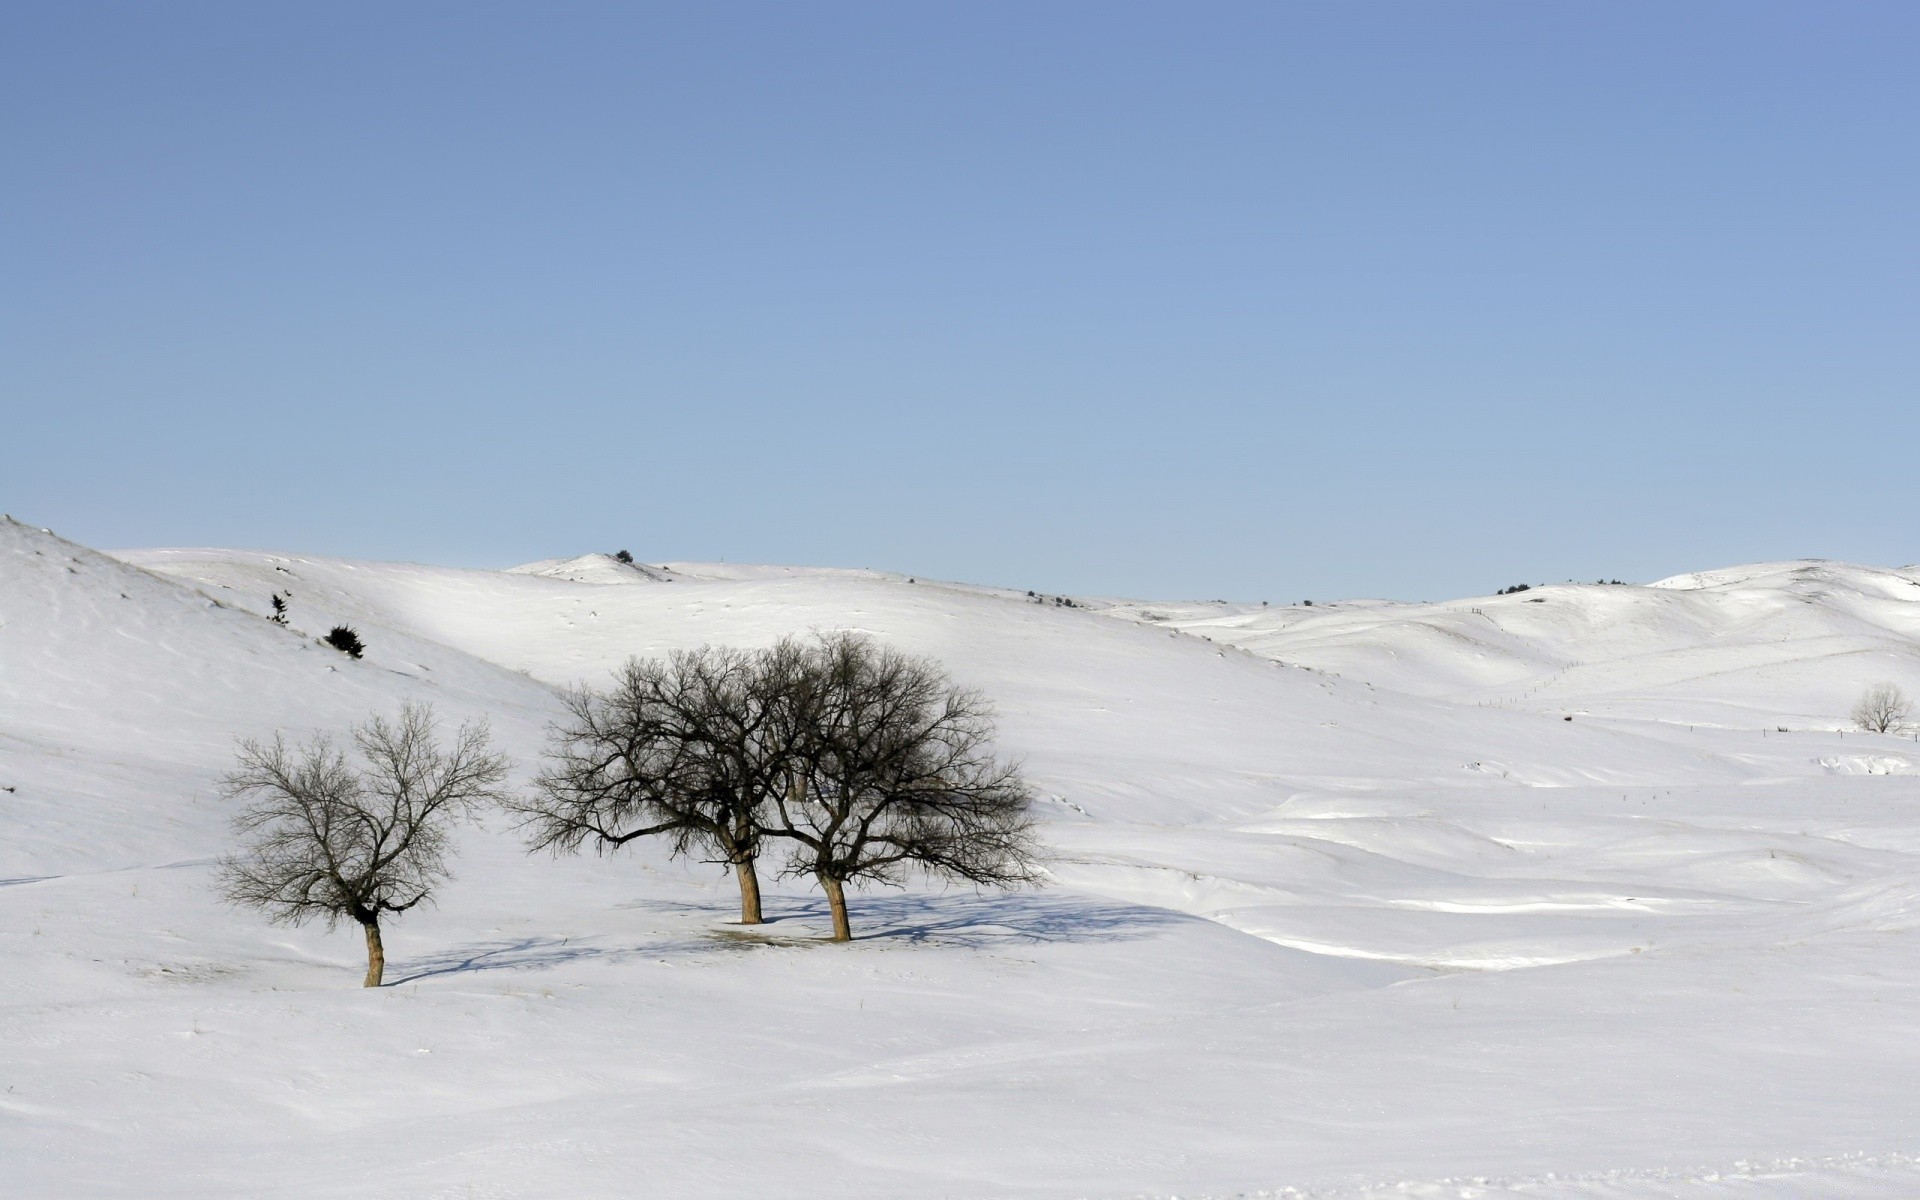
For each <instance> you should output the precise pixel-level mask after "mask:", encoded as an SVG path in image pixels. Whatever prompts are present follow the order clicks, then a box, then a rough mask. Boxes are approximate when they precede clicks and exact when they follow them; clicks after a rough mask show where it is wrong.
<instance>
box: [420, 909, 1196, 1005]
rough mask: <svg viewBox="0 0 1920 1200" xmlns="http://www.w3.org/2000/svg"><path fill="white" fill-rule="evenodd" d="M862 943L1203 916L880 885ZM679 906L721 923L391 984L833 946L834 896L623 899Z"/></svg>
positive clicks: (476, 964) (502, 959) (553, 948)
mask: <svg viewBox="0 0 1920 1200" xmlns="http://www.w3.org/2000/svg"><path fill="white" fill-rule="evenodd" d="M848 899H849V908H850V910H851V915H852V917H853V936H854V941H855V942H856V943H876V944H879V945H883V946H884V945H902V946H910V945H911V946H918V945H927V946H943V947H949V948H959V949H972V950H992V949H999V948H1007V947H1014V946H1032V945H1037V944H1044V943H1057V942H1067V943H1070V942H1112V941H1126V940H1131V939H1133V938H1140V937H1147V936H1150V935H1151V934H1152V933H1153V932H1155V931H1156V930H1160V929H1164V928H1167V927H1170V926H1173V925H1177V924H1180V923H1183V922H1188V921H1194V920H1197V918H1194V917H1189V916H1186V915H1184V914H1182V913H1176V912H1171V911H1168V910H1167V909H1161V908H1149V907H1146V906H1143V905H1136V904H1121V903H1117V902H1114V901H1107V900H1098V899H1094V898H1091V897H1086V896H1069V895H1057V894H1054V895H1049V894H1036V893H1033V892H1013V893H998V894H993V893H989V894H980V895H970V894H946V895H940V894H933V895H927V894H917V893H880V894H871V895H860V896H852V897H849V898H848ZM621 907H622V908H630V909H631V908H639V909H644V910H649V911H655V912H659V913H662V914H672V915H676V916H706V917H708V918H711V920H712V921H713V922H714V926H715V927H713V928H709V929H705V930H701V931H699V932H697V933H693V934H691V935H690V936H689V935H681V936H677V937H675V936H668V937H666V938H663V939H658V940H647V941H627V940H625V939H623V940H622V941H621V942H619V943H610V942H608V941H605V940H602V939H599V938H597V937H593V936H587V937H560V936H533V937H522V938H508V939H503V940H500V941H493V942H482V943H476V944H469V945H466V946H461V947H457V948H454V949H451V950H448V951H446V952H444V953H441V954H437V955H432V956H429V957H427V958H424V959H415V960H411V961H409V962H407V963H405V964H404V966H403V968H402V971H401V972H396V974H399V976H400V977H399V978H396V979H394V980H393V982H392V983H391V984H390V985H389V986H395V987H397V986H399V985H400V984H403V983H417V982H419V981H420V980H423V979H432V978H434V977H436V976H441V975H464V974H469V973H472V972H479V971H529V970H540V969H543V968H547V967H555V966H561V965H564V964H566V963H572V962H585V961H598V962H608V963H614V962H623V961H629V960H635V959H656V960H665V959H674V958H688V957H699V956H708V955H716V954H727V953H737V952H740V951H744V950H755V949H764V948H769V947H778V946H801V947H812V946H826V945H830V944H831V943H829V942H828V941H827V940H826V937H827V933H828V931H829V930H830V929H831V927H832V926H831V917H830V915H829V913H828V910H827V903H826V900H825V899H824V898H797V897H769V904H768V906H767V907H768V920H767V923H766V924H764V925H757V926H755V925H740V924H738V923H736V922H735V921H733V920H731V919H730V918H732V917H733V915H734V913H735V912H736V911H737V910H736V909H734V908H733V907H732V906H731V905H729V904H724V903H716V904H689V903H686V902H683V901H657V902H655V901H642V902H638V903H634V904H627V905H622V906H621Z"/></svg>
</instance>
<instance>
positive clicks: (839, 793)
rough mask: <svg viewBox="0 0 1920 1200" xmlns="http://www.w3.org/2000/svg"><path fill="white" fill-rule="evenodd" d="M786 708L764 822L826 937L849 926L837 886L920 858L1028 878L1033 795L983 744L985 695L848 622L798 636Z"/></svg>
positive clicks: (886, 878)
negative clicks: (774, 791)
mask: <svg viewBox="0 0 1920 1200" xmlns="http://www.w3.org/2000/svg"><path fill="white" fill-rule="evenodd" d="M794 685H795V687H796V692H795V694H794V697H793V699H792V700H791V701H790V703H789V704H788V706H787V707H786V709H785V710H784V715H785V716H786V718H787V719H790V720H794V721H796V722H797V723H798V740H799V741H800V743H801V744H802V746H803V747H804V750H803V754H802V755H801V757H800V759H799V760H798V767H799V769H797V770H796V771H795V772H794V774H793V775H792V776H791V777H790V778H789V780H788V787H787V789H786V790H785V791H783V792H782V793H780V794H779V795H777V796H776V798H775V804H774V809H775V816H776V824H775V825H774V826H773V827H771V828H770V829H769V830H768V833H769V834H771V835H773V836H776V837H780V838H784V839H786V840H788V841H789V842H791V843H792V844H793V847H794V852H793V856H792V859H791V860H790V862H789V863H788V866H787V874H789V875H811V876H813V877H814V878H815V879H817V880H819V882H820V887H821V890H822V891H824V892H825V893H826V896H827V904H828V907H829V909H830V910H831V912H832V915H833V940H834V941H837V942H844V941H849V940H851V939H852V937H853V931H852V926H851V924H850V922H849V920H848V917H847V901H846V887H847V885H848V884H858V883H862V882H870V883H898V882H900V880H901V877H902V876H903V875H904V874H906V873H908V872H911V871H916V870H917V871H920V872H924V873H927V874H932V875H935V876H941V877H945V878H949V879H961V880H966V881H968V882H972V883H976V884H989V885H996V886H1003V887H1005V886H1017V885H1021V884H1033V883H1038V882H1040V880H1041V878H1042V876H1041V874H1040V870H1039V865H1038V849H1037V845H1036V842H1035V839H1034V835H1033V826H1034V820H1033V816H1032V812H1031V806H1032V795H1031V793H1030V791H1029V790H1028V788H1027V786H1026V784H1025V783H1024V782H1023V781H1022V780H1021V778H1020V773H1019V769H1018V768H1017V767H1016V766H1014V765H1013V764H1010V763H1005V762H1001V761H999V760H997V759H996V758H995V757H994V755H993V746H992V743H993V721H992V709H991V707H990V706H989V705H988V703H987V701H986V699H985V697H983V696H982V695H981V694H980V693H979V692H975V691H969V690H967V689H964V688H961V687H958V686H956V685H955V684H954V683H953V681H952V680H951V679H949V678H948V677H947V674H946V672H945V671H943V670H942V669H941V668H940V666H939V664H937V663H935V662H933V661H932V660H930V659H925V658H914V657H910V656H908V655H905V654H902V653H900V652H898V651H896V650H893V649H891V648H889V647H885V646H881V645H878V644H877V643H875V642H873V641H872V640H870V639H868V638H864V637H860V636H856V635H852V634H830V635H826V636H823V637H821V638H820V639H819V640H818V641H817V642H816V643H814V644H813V645H811V646H809V647H808V648H807V656H806V662H805V664H804V669H803V670H801V671H800V672H798V673H797V675H796V676H795V678H794Z"/></svg>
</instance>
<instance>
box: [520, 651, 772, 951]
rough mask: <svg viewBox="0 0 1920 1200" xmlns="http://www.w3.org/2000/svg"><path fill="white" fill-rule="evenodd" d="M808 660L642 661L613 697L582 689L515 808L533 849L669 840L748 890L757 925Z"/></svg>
mask: <svg viewBox="0 0 1920 1200" xmlns="http://www.w3.org/2000/svg"><path fill="white" fill-rule="evenodd" d="M797 660H798V651H797V650H795V649H794V648H793V647H791V646H790V645H788V644H786V643H782V644H781V645H779V646H775V647H773V648H772V649H770V650H765V651H761V652H759V653H756V654H748V653H746V652H743V651H739V650H731V649H726V648H724V647H702V648H701V649H699V650H693V651H682V652H679V653H676V654H674V655H672V656H671V657H670V658H668V659H666V660H659V659H650V660H639V659H635V660H632V661H630V662H628V663H627V664H626V666H624V667H623V668H621V670H620V672H619V674H618V675H617V676H616V677H615V679H614V682H613V685H612V686H611V687H610V688H608V689H607V690H606V691H605V692H592V691H586V690H582V691H576V692H575V693H573V694H572V695H571V696H569V697H568V698H567V717H566V719H565V720H564V721H562V722H561V723H560V724H559V725H557V726H556V727H555V728H554V730H553V737H552V740H551V742H550V744H549V749H548V751H547V766H546V769H544V770H543V771H541V773H540V775H539V777H538V778H537V779H536V780H535V790H534V793H533V795H531V796H529V797H527V798H526V799H524V800H520V801H515V802H513V803H512V804H511V805H510V807H511V809H512V811H513V812H515V813H516V814H517V815H518V816H519V817H520V819H521V824H522V827H523V828H524V829H525V830H526V831H527V835H528V841H529V844H530V845H531V847H532V848H534V849H546V850H552V851H554V852H555V853H572V852H576V851H578V850H580V849H581V848H583V847H585V846H588V845H591V846H593V847H594V849H595V850H597V851H600V852H606V851H609V850H612V849H616V848H618V847H620V846H623V845H625V844H627V843H628V842H631V841H633V840H635V839H637V838H642V837H651V836H665V837H667V838H669V839H670V842H671V846H672V852H673V853H674V854H676V855H685V854H703V855H707V856H710V857H709V861H713V862H719V863H721V864H724V865H725V866H726V867H727V868H728V869H729V870H731V871H732V872H733V873H734V874H735V876H736V877H737V879H738V882H739V884H740V920H741V922H742V923H743V924H758V923H759V922H760V919H761V913H760V884H759V876H758V873H757V870H756V861H757V859H758V858H759V854H760V841H761V835H762V812H763V810H764V809H765V808H766V806H767V803H768V801H769V799H770V797H771V796H773V795H774V794H775V793H776V792H777V791H778V790H779V789H780V788H782V787H784V786H785V783H786V779H787V777H788V775H789V774H790V773H791V759H792V757H793V753H794V742H793V730H794V728H795V727H794V725H793V722H791V721H790V720H787V719H785V718H784V717H783V716H782V713H783V712H784V710H785V708H786V706H787V705H788V704H789V697H788V686H789V683H788V681H789V680H790V678H791V677H792V675H793V669H792V664H793V663H794V662H796V661H797Z"/></svg>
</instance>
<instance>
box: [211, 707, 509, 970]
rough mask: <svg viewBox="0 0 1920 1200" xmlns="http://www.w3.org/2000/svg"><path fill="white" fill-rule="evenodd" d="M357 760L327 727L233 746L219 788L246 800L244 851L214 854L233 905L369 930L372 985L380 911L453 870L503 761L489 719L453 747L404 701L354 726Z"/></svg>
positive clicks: (406, 904) (405, 903)
mask: <svg viewBox="0 0 1920 1200" xmlns="http://www.w3.org/2000/svg"><path fill="white" fill-rule="evenodd" d="M352 739H353V742H354V745H355V746H356V747H357V748H358V750H359V757H360V760H361V762H360V764H359V765H357V766H356V765H355V764H353V763H350V762H349V761H348V760H347V756H346V754H345V753H344V752H343V751H342V750H341V749H340V748H339V747H338V746H337V745H335V744H334V742H333V741H332V739H330V738H328V737H327V736H326V735H324V734H322V735H320V736H318V737H316V738H314V739H313V740H312V741H310V742H306V743H303V744H300V745H297V746H294V747H291V748H289V747H288V746H287V744H286V742H285V741H284V740H283V739H282V738H281V737H280V735H278V734H275V735H274V738H273V740H272V741H271V742H264V743H262V742H255V741H243V742H241V743H240V754H239V759H240V761H239V767H238V769H236V770H235V771H234V772H233V773H232V774H231V775H229V776H227V778H226V780H225V786H224V789H223V794H224V795H226V796H227V797H228V798H230V799H240V800H244V801H246V802H247V804H246V807H245V808H243V809H242V810H241V811H240V813H239V815H238V816H236V817H235V818H234V820H233V824H234V828H235V830H236V831H237V832H238V833H240V835H241V836H242V838H243V839H244V842H243V845H242V847H241V849H240V850H239V851H238V852H237V853H235V854H232V855H229V856H228V857H226V858H224V859H222V860H221V862H220V874H219V878H220V884H221V887H222V890H223V892H224V894H225V896H226V899H227V900H228V901H229V902H230V903H233V904H237V905H242V906H244V907H248V908H257V909H260V910H262V911H264V912H265V913H266V914H267V915H268V917H269V918H270V919H272V920H274V921H277V922H281V923H283V924H288V925H299V924H304V923H305V922H307V921H310V920H315V919H318V920H322V921H325V922H326V925H327V928H329V929H332V928H333V927H335V926H336V925H338V924H339V923H340V921H341V920H342V919H351V920H353V921H355V922H357V923H358V924H359V925H360V927H361V928H362V929H363V930H364V931H365V933H366V938H367V979H366V986H367V987H379V986H380V978H381V975H382V973H383V972H384V971H385V968H386V953H385V950H384V948H383V947H382V945H381V941H380V919H381V916H382V915H383V914H389V913H391V914H398V913H403V912H406V911H407V910H408V909H410V908H413V907H414V906H416V905H418V904H420V903H422V902H423V901H427V900H429V899H430V898H431V897H432V895H433V889H434V887H435V886H436V885H437V884H439V883H440V882H441V881H442V880H444V879H445V878H446V877H447V875H448V870H447V856H448V854H449V852H450V850H451V841H452V832H453V827H454V825H455V823H456V822H457V820H458V819H459V818H460V817H462V816H465V815H467V814H468V813H470V812H471V811H472V810H473V808H474V806H476V805H477V804H479V803H481V802H483V801H494V802H498V801H501V800H503V799H504V798H505V797H504V793H503V792H502V789H501V785H502V783H503V782H504V781H505V779H506V776H507V761H506V759H504V758H502V757H500V756H498V755H494V754H490V753H488V751H487V728H486V724H485V723H484V722H471V723H468V724H466V725H462V726H461V727H460V731H459V733H458V734H456V735H455V737H454V740H453V745H452V747H451V748H446V747H443V746H442V745H441V743H440V741H439V739H438V738H437V737H436V736H435V731H434V720H433V710H432V708H431V707H429V706H427V705H424V704H409V705H406V706H405V707H403V708H402V709H401V710H400V715H399V717H398V718H397V719H396V720H393V721H389V720H387V719H386V718H384V717H380V716H374V717H372V718H370V719H369V720H368V721H367V722H366V724H364V725H357V726H354V727H353V729H352Z"/></svg>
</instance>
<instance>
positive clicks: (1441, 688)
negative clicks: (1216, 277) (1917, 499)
mask: <svg viewBox="0 0 1920 1200" xmlns="http://www.w3.org/2000/svg"><path fill="white" fill-rule="evenodd" d="M1102 611H1104V612H1106V613H1108V614H1110V615H1114V616H1120V617H1125V618H1129V619H1132V620H1137V621H1142V622H1146V623H1149V624H1154V625H1159V626H1162V627H1165V628H1170V629H1177V630H1180V631H1183V632H1187V633H1192V634H1195V635H1197V636H1204V637H1207V638H1210V639H1212V640H1213V641H1214V642H1216V643H1219V644H1222V645H1230V646H1236V647H1239V648H1242V649H1245V650H1248V651H1250V652H1252V653H1255V654H1258V655H1260V656H1262V657H1265V658H1270V659H1274V660H1277V661H1281V662H1288V663H1298V664H1301V665H1304V666H1311V667H1316V668H1319V669H1322V670H1326V671H1331V672H1334V673H1337V674H1340V675H1342V676H1347V677H1352V678H1360V679H1365V680H1367V681H1368V682H1370V683H1373V684H1375V685H1376V686H1379V687H1387V688H1393V689H1395V690H1398V691H1403V692H1406V693H1409V694H1411V695H1418V696H1430V697H1439V698H1445V699H1449V700H1454V701H1459V702H1464V703H1474V704H1498V705H1505V706H1510V707H1514V708H1522V709H1534V710H1540V711H1549V712H1584V713H1590V714H1595V715H1610V716H1630V717H1642V718H1647V719H1652V720H1660V721H1668V722H1680V723H1686V724H1720V725H1726V726H1730V727H1734V728H1751V729H1758V728H1769V727H1777V726H1779V725H1787V726H1789V727H1791V728H1796V729H1797V728H1820V729H1843V728H1846V727H1847V713H1848V711H1849V710H1850V709H1851V708H1852V706H1853V702H1854V700H1855V699H1856V698H1857V697H1858V696H1859V693H1860V691H1861V689H1862V688H1863V687H1864V686H1866V684H1868V683H1870V682H1873V681H1875V680H1882V679H1884V680H1888V681H1891V682H1894V683H1896V684H1898V685H1900V686H1901V687H1903V688H1904V689H1905V690H1906V691H1907V692H1908V693H1909V694H1914V693H1916V692H1920V569H1916V568H1902V569H1900V570H1885V569H1880V568H1873V567H1857V566H1850V565H1847V564H1844V563H1829V562H1793V563H1767V564H1760V565H1756V566H1749V567H1737V568H1730V569H1727V570H1722V571H1707V572H1700V573H1696V574H1691V575H1683V576H1677V577H1675V578H1673V579H1666V580H1661V581H1660V582H1657V583H1654V584H1650V585H1648V586H1647V587H1632V586H1625V585H1595V584H1552V585H1546V586H1542V587H1537V588H1532V589H1529V590H1527V591H1524V592H1518V593H1514V594H1511V595H1499V596H1484V597H1479V598H1476V599H1468V600H1455V601H1449V602H1446V603H1442V604H1394V603H1388V602H1383V601H1369V602H1361V603H1358V604H1353V603H1348V604H1334V605H1319V606H1314V607H1305V606H1286V607H1263V606H1260V605H1246V604H1223V603H1211V604H1207V603H1199V604H1195V603H1185V604H1167V603H1153V604H1140V603H1133V602H1121V603H1116V604H1112V605H1108V606H1105V607H1103V609H1102Z"/></svg>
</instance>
